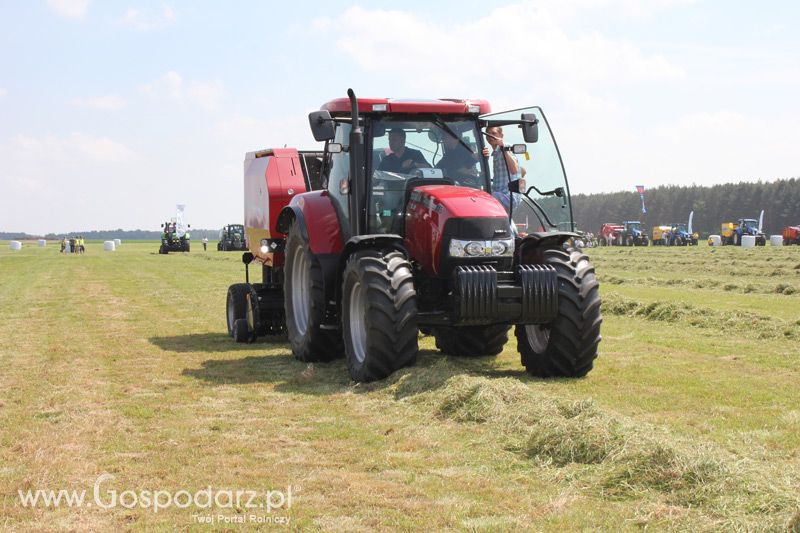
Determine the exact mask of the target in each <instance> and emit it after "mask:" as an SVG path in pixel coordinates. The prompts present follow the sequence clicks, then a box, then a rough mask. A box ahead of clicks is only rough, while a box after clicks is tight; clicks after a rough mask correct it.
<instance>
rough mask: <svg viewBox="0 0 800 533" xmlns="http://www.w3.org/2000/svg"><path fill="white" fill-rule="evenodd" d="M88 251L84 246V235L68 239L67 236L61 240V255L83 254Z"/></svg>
mask: <svg viewBox="0 0 800 533" xmlns="http://www.w3.org/2000/svg"><path fill="white" fill-rule="evenodd" d="M85 251H86V246H85V244H84V240H83V235H78V236H77V237H70V238H67V236H66V235H65V236H64V238H63V239H62V240H61V253H63V254H69V253H73V254H82V253H84V252H85Z"/></svg>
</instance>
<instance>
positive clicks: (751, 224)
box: [742, 218, 758, 229]
mask: <svg viewBox="0 0 800 533" xmlns="http://www.w3.org/2000/svg"><path fill="white" fill-rule="evenodd" d="M742 226H744V227H745V228H747V229H758V221H757V220H755V219H752V218H746V219H744V220H742Z"/></svg>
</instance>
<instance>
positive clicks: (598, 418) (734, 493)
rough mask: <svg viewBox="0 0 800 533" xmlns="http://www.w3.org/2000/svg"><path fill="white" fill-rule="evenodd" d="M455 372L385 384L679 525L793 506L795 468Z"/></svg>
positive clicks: (788, 516) (441, 364) (739, 524)
mask: <svg viewBox="0 0 800 533" xmlns="http://www.w3.org/2000/svg"><path fill="white" fill-rule="evenodd" d="M457 372H458V370H457V369H455V368H453V367H452V366H449V365H448V364H447V362H446V361H438V362H436V363H434V364H433V365H432V367H431V368H429V369H428V372H426V373H425V374H419V373H415V372H414V371H411V370H406V371H403V372H401V373H399V374H396V375H395V376H393V377H392V378H391V381H392V384H391V385H390V386H389V387H388V389H387V390H388V391H390V392H391V393H393V394H394V396H395V398H397V399H398V400H400V401H411V402H413V403H415V404H421V405H424V406H426V407H427V408H428V409H429V410H430V412H431V413H432V415H433V416H435V417H436V418H438V419H444V420H450V421H452V422H455V423H459V424H478V425H482V426H489V427H490V428H491V430H492V434H493V435H495V436H496V441H497V442H498V443H500V442H502V443H505V444H504V446H505V448H506V449H509V450H512V451H513V452H515V453H518V454H520V455H522V456H523V457H526V458H528V459H529V460H531V461H532V465H533V466H534V468H537V471H538V469H543V470H544V472H545V473H546V475H549V476H552V477H553V478H561V479H563V478H568V479H570V480H571V484H572V485H573V486H575V487H581V490H584V491H588V492H590V493H594V495H595V496H600V497H603V498H611V499H621V500H626V499H639V498H644V499H655V500H658V501H663V503H665V504H667V505H670V506H674V507H679V508H681V509H682V510H683V512H685V513H686V514H687V516H691V518H689V519H688V520H689V522H687V524H686V525H687V526H688V525H689V524H692V525H693V526H698V527H700V528H701V529H705V528H724V529H735V530H755V529H759V530H760V529H775V530H779V529H781V528H783V527H786V526H787V524H789V523H790V521H791V520H792V519H793V517H795V513H797V511H798V509H800V494H798V491H797V479H798V478H797V472H787V471H785V470H784V471H778V469H776V468H771V467H767V466H765V465H764V464H763V463H758V462H755V461H752V460H748V459H745V458H742V457H739V456H737V455H735V454H731V453H730V452H727V451H726V450H724V449H722V448H721V447H719V446H718V445H716V444H713V443H706V442H698V441H697V440H692V441H690V440H688V439H686V438H682V437H678V436H676V435H673V434H671V433H670V432H668V431H665V430H663V429H661V428H657V427H654V426H651V425H649V424H642V423H641V422H638V421H634V420H632V419H630V418H628V417H625V416H621V415H619V414H615V413H612V412H609V411H605V410H603V409H601V408H599V407H598V406H597V405H596V404H595V402H594V401H592V400H591V399H584V400H577V401H570V400H563V399H558V398H554V397H553V396H551V395H548V394H547V393H545V392H542V391H541V390H538V389H536V388H531V387H529V386H527V385H525V384H524V383H521V382H520V381H519V380H517V379H513V378H496V379H489V378H486V377H483V376H474V375H465V374H463V373H457ZM434 380H436V381H437V383H433V381H434ZM534 475H536V474H534ZM794 519H795V520H796V517H795V518H794ZM673 525H675V524H674V523H673Z"/></svg>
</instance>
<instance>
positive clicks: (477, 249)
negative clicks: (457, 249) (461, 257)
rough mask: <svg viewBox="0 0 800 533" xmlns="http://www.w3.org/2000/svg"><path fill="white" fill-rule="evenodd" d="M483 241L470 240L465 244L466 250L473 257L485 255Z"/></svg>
mask: <svg viewBox="0 0 800 533" xmlns="http://www.w3.org/2000/svg"><path fill="white" fill-rule="evenodd" d="M483 248H484V246H483V243H480V242H470V243H467V245H466V246H464V251H465V252H467V255H471V256H473V257H476V256H479V255H483Z"/></svg>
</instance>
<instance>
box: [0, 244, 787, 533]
mask: <svg viewBox="0 0 800 533" xmlns="http://www.w3.org/2000/svg"><path fill="white" fill-rule="evenodd" d="M214 244H215V243H210V244H209V251H208V252H206V253H204V252H203V251H202V247H201V246H199V244H198V243H196V249H195V247H193V251H192V252H191V253H190V254H170V255H168V256H160V255H158V254H157V253H156V252H157V249H158V244H157V243H155V242H152V243H146V242H144V243H133V242H124V243H123V244H122V246H121V247H120V248H119V249H118V250H117V251H116V252H114V253H106V252H103V251H102V243H88V245H87V248H88V253H87V254H86V255H84V256H62V255H60V254H59V253H58V248H57V247H56V246H53V245H52V244H51V245H49V246H48V247H46V248H44V249H40V248H37V247H35V246H31V245H29V244H26V246H25V247H24V249H23V250H22V251H21V252H11V251H10V250H9V249H8V245H7V243H6V242H0V368H2V370H0V529H8V530H18V531H28V530H55V529H58V530H62V529H67V530H125V529H132V530H151V529H157V530H172V529H173V528H178V529H197V530H206V529H209V527H208V526H204V525H201V524H198V523H196V521H195V520H194V519H193V518H192V515H193V514H197V513H198V510H197V509H192V508H189V509H180V508H176V507H171V508H169V509H162V510H160V511H159V512H158V513H153V512H152V510H151V509H141V508H133V509H126V508H123V507H117V508H115V509H108V510H106V509H100V508H97V507H91V508H87V507H84V508H80V509H70V508H67V507H60V508H58V509H46V508H43V507H39V508H35V509H31V508H24V507H22V506H21V505H20V503H19V501H18V497H17V491H18V490H27V489H79V490H80V489H86V490H87V492H88V493H89V497H91V491H92V485H93V483H94V482H95V480H96V479H97V477H98V476H99V475H100V474H102V473H110V474H112V475H113V476H114V480H113V481H110V482H109V483H108V485H107V486H108V487H109V488H114V489H116V490H118V491H119V492H122V491H124V490H128V489H132V490H137V491H138V490H143V489H149V490H157V489H161V490H169V491H171V492H173V493H174V492H177V491H179V490H182V489H185V490H189V491H190V492H195V491H197V490H201V489H204V488H206V487H208V486H211V487H212V488H214V489H233V490H235V489H253V490H267V489H284V488H285V487H287V486H288V485H292V486H294V487H301V489H300V490H299V491H298V492H297V493H296V498H295V500H294V502H293V506H292V508H291V509H289V510H284V511H281V512H280V513H277V512H276V513H277V514H280V515H282V516H288V517H289V518H290V520H291V522H290V527H291V528H292V529H304V530H305V529H310V530H356V531H368V530H369V531H371V530H397V529H400V530H414V529H425V530H459V531H460V530H468V531H508V530H536V531H550V530H564V531H574V530H605V531H619V530H631V531H633V530H642V529H645V528H646V529H649V530H682V531H708V530H722V531H729V530H741V531H759V530H770V531H785V530H787V529H791V528H795V529H797V528H800V454H799V453H798V450H800V401H798V390H800V387H798V384H800V323H798V320H800V247H793V248H778V249H773V248H771V247H769V246H767V247H766V248H763V249H757V250H743V249H741V248H722V249H719V248H718V249H710V248H708V247H706V246H700V247H697V248H685V249H658V248H650V249H639V248H636V249H621V248H611V249H605V248H603V249H596V250H591V251H590V254H591V256H592V260H593V262H594V263H595V265H596V267H597V271H598V276H599V279H600V281H601V291H602V294H603V298H604V306H603V313H604V323H603V330H602V334H603V342H602V343H601V345H600V346H601V351H600V357H599V358H598V360H597V362H596V365H595V369H594V370H593V371H592V372H591V373H590V374H589V376H588V377H587V378H585V379H579V380H539V379H534V378H531V377H530V376H528V375H526V374H525V373H524V372H523V369H522V367H521V366H520V364H519V358H518V355H517V353H516V346H515V344H514V340H513V335H512V336H511V340H510V341H509V344H508V345H507V346H506V348H505V350H504V351H503V353H502V354H500V355H499V356H498V357H497V358H480V359H460V358H453V357H443V356H440V355H438V352H437V351H436V350H435V348H434V345H433V342H432V340H431V339H430V338H429V337H421V338H420V346H421V348H422V352H421V354H420V358H419V362H418V364H417V365H416V366H415V367H413V368H409V369H405V370H402V371H400V372H397V373H396V374H394V375H392V376H391V377H390V378H388V379H387V380H384V381H381V382H378V383H371V384H355V383H352V382H351V381H350V380H349V379H348V376H347V370H346V367H345V365H344V363H343V361H341V360H340V361H335V362H333V363H329V364H314V365H307V364H303V363H300V362H298V361H295V360H294V359H293V358H292V357H291V353H290V351H289V349H288V347H287V345H286V344H285V343H283V342H260V343H258V344H253V345H237V344H235V343H233V342H232V340H231V339H229V338H228V337H227V335H226V333H225V324H224V303H225V295H226V290H227V286H228V285H229V284H230V283H233V282H238V281H241V280H242V279H243V267H242V265H241V262H240V259H239V258H240V254H238V253H219V252H216V247H215V246H214ZM779 286H780V287H781V289H780V291H779V290H778V289H777V288H778V287H779ZM787 287H790V288H794V289H797V290H796V291H794V292H793V291H792V290H789V291H787ZM200 511H201V514H202V510H200ZM220 512H221V513H222V514H225V515H236V514H237V513H243V514H248V511H247V510H244V509H239V510H238V511H237V510H231V509H223V510H221V511H220ZM214 514H216V512H215V513H214ZM257 514H261V515H263V514H265V513H257ZM236 527H237V526H235V525H224V524H215V525H214V526H212V528H213V529H230V528H234V529H235V528H236ZM241 527H243V526H241ZM262 527H263V529H272V528H273V527H275V526H272V527H271V526H268V525H265V526H262Z"/></svg>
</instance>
